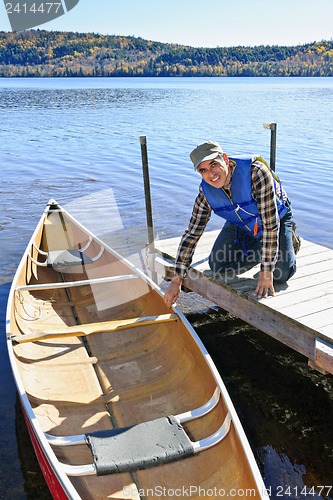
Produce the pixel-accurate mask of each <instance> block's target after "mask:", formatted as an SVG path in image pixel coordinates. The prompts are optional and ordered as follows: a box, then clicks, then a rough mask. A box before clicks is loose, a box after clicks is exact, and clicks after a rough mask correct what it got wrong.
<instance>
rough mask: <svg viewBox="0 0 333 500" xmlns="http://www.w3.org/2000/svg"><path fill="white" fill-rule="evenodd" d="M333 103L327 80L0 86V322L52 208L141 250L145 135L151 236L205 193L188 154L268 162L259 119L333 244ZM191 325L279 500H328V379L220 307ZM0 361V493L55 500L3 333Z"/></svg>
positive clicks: (303, 205)
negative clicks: (218, 146)
mask: <svg viewBox="0 0 333 500" xmlns="http://www.w3.org/2000/svg"><path fill="white" fill-rule="evenodd" d="M332 97H333V79H329V78H323V79H316V78H313V79H302V78H300V79H279V78H277V79H265V78H263V79H257V78H253V79H252V78H251V79H228V78H227V79H216V78H213V79H207V78H202V79H196V78H194V79H154V78H153V79H145V78H143V79H132V78H128V79H103V78H101V79H99V78H96V79H67V80H66V79H46V80H37V79H14V80H11V79H8V80H5V79H0V130H1V138H2V140H1V141H0V162H1V163H0V164H1V171H0V175H1V188H0V190H1V209H2V210H1V214H2V216H1V220H0V235H1V246H0V315H1V321H2V324H4V318H5V305H6V300H7V295H8V290H9V286H10V282H11V280H12V277H13V274H14V272H15V269H16V267H17V265H18V263H19V260H20V256H21V255H22V253H23V251H24V249H25V246H26V244H27V242H28V240H29V237H30V235H31V233H32V231H33V229H34V227H35V226H36V223H37V221H38V219H39V217H40V215H41V213H42V211H43V209H44V207H45V205H46V203H47V201H48V200H49V198H56V199H57V201H59V202H60V203H61V204H63V205H65V206H67V207H68V208H69V209H70V211H71V212H72V213H73V215H75V216H76V217H78V218H79V220H80V221H81V222H83V223H84V224H87V225H88V227H89V228H90V229H91V230H92V231H93V232H95V233H97V234H98V235H99V236H101V237H103V238H106V239H108V238H111V237H112V239H114V238H115V237H117V239H118V241H119V248H120V249H124V248H125V245H126V246H127V245H128V243H129V239H131V240H132V241H133V245H134V247H135V248H136V249H140V248H141V249H142V248H143V247H144V245H145V242H146V239H147V236H146V218H145V207H144V191H143V182H142V169H141V153H140V147H139V143H138V140H137V138H138V136H139V135H147V138H148V153H149V164H150V177H151V188H152V202H153V216H154V223H155V231H156V235H157V237H158V238H166V237H172V236H176V235H180V234H181V233H182V231H183V229H184V228H185V226H186V224H187V221H188V219H189V217H190V213H191V208H192V202H193V199H194V197H195V195H196V193H197V188H198V180H199V179H198V177H196V174H195V173H193V169H192V168H191V166H190V164H189V160H188V153H189V151H190V150H191V149H192V148H193V147H194V146H195V145H196V144H197V143H198V142H200V141H201V140H205V139H207V138H209V139H217V140H219V141H221V142H222V144H223V146H224V148H225V150H226V151H227V152H228V153H230V154H236V153H250V152H258V153H260V154H262V155H263V156H264V157H266V158H269V143H270V136H269V132H268V131H267V130H264V129H263V127H262V123H263V122H266V121H276V122H277V123H278V142H277V146H278V152H277V172H278V174H279V175H280V177H281V178H282V180H283V184H284V186H285V188H286V189H287V191H288V193H289V195H290V197H291V199H292V201H293V208H294V212H295V217H296V220H297V223H298V227H299V232H300V234H301V236H303V237H304V238H306V239H309V240H311V241H314V242H316V243H319V244H323V245H325V246H327V247H329V248H333V236H332V232H331V224H328V223H327V220H328V217H329V214H330V213H331V212H332V210H333V198H332V195H331V193H332V166H333V165H332V164H333V161H332V160H333V158H332V139H333V137H332V118H331V117H332V116H333V99H332ZM209 227H210V229H216V228H218V227H220V222H219V221H218V220H216V219H212V220H211V222H210V225H209ZM190 320H191V321H192V322H193V324H194V325H195V327H196V329H197V331H198V333H199V335H200V336H201V338H202V340H203V342H204V343H205V345H206V346H207V348H208V350H209V352H210V353H211V355H212V357H213V358H214V361H215V363H216V365H217V367H218V369H219V371H220V372H221V374H222V376H223V379H224V380H225V383H226V385H227V387H228V389H229V392H230V395H231V397H232V400H233V401H234V404H235V406H236V408H237V411H238V413H239V416H240V419H241V421H242V423H243V425H244V428H245V431H246V433H247V435H248V437H249V440H250V443H251V446H252V448H253V449H254V452H255V454H256V457H257V460H258V462H259V465H260V467H261V468H262V472H263V475H264V479H265V483H266V485H267V488H268V489H269V488H271V489H272V498H295V499H296V498H302V499H303V498H327V499H329V498H333V495H332V492H330V491H329V487H330V485H332V484H333V477H332V472H333V452H332V450H333V430H332V426H331V425H330V420H331V418H332V415H333V407H332V400H333V383H332V377H331V376H326V377H325V376H323V375H320V374H319V373H317V372H315V371H313V370H311V369H310V368H308V366H307V360H306V359H305V358H303V357H302V356H300V355H298V354H296V353H294V352H293V351H291V350H290V349H288V348H287V347H284V346H282V345H281V344H279V343H277V342H276V341H274V340H272V339H270V338H269V337H268V336H266V335H264V334H262V333H261V332H258V331H257V330H254V329H252V328H250V327H249V326H248V325H246V324H244V323H243V322H241V321H239V320H238V319H236V318H233V317H231V316H229V315H228V314H227V313H226V312H225V311H221V310H220V309H211V310H208V311H206V312H205V313H202V314H200V315H199V316H196V315H192V316H191V317H190ZM332 322H333V319H332ZM0 356H1V363H0V370H1V381H2V384H1V385H0V393H1V399H0V401H1V415H2V419H1V421H0V454H1V457H0V458H1V464H2V474H1V479H0V497H1V498H22V499H23V498H31V499H32V498H48V497H49V494H48V490H47V488H46V486H45V484H44V482H43V479H41V474H40V471H39V468H38V465H37V464H36V461H35V459H34V455H33V453H32V452H31V445H30V442H29V440H28V439H27V436H26V431H25V427H24V425H23V423H22V419H21V414H20V410H19V408H17V405H16V391H15V386H14V382H13V379H12V376H11V373H10V368H9V362H8V359H7V353H6V347H5V340H4V335H2V336H1V337H0ZM304 485H306V488H307V489H302V488H303V487H304ZM312 486H318V487H319V486H325V488H321V489H320V488H317V489H316V491H314V490H311V487H312ZM288 487H289V488H290V489H289V490H288V489H287V488H288Z"/></svg>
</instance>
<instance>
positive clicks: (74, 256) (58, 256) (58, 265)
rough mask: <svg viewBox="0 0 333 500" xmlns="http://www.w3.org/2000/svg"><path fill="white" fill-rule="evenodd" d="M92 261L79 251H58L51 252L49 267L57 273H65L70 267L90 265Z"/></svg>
mask: <svg viewBox="0 0 333 500" xmlns="http://www.w3.org/2000/svg"><path fill="white" fill-rule="evenodd" d="M91 262H92V260H91V259H90V257H87V256H86V255H84V254H83V253H82V252H80V251H79V250H58V251H52V252H49V257H48V265H50V266H52V267H53V268H54V269H55V270H56V271H60V272H61V271H63V270H64V269H66V268H68V267H69V266H77V265H80V264H81V265H82V264H90V263H91Z"/></svg>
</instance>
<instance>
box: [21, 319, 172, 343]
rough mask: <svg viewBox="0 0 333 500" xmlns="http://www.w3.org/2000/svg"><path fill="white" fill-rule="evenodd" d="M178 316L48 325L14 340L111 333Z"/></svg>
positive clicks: (162, 321)
mask: <svg viewBox="0 0 333 500" xmlns="http://www.w3.org/2000/svg"><path fill="white" fill-rule="evenodd" d="M178 318H179V317H178V315H177V314H160V315H158V316H142V317H138V318H130V319H120V320H114V321H101V322H99V323H87V324H83V325H75V326H69V327H60V326H58V325H47V329H48V330H46V331H44V332H34V333H28V334H26V335H15V336H12V341H13V342H14V343H16V344H24V343H26V342H38V341H40V340H48V339H55V338H65V337H83V336H87V335H93V334H94V333H109V332H114V331H117V330H124V329H127V328H135V327H138V326H146V325H152V324H156V323H166V322H168V321H176V320H177V319H178Z"/></svg>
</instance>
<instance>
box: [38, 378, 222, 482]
mask: <svg viewBox="0 0 333 500" xmlns="http://www.w3.org/2000/svg"><path fill="white" fill-rule="evenodd" d="M219 400H220V390H219V388H218V387H217V388H216V389H215V392H214V394H213V396H212V397H211V398H210V400H209V401H207V402H206V403H205V404H204V405H202V406H201V407H199V408H196V409H195V410H191V411H188V412H185V413H182V414H179V415H176V416H173V415H171V416H168V417H161V418H157V419H154V420H151V421H148V422H143V423H139V424H136V425H133V426H129V427H122V428H119V429H108V430H104V431H97V432H92V433H88V434H82V435H78V436H67V437H62V436H52V435H50V434H45V437H46V439H47V440H48V441H49V443H50V444H51V445H53V446H67V445H77V444H84V443H86V444H87V445H88V446H89V448H90V450H91V453H92V458H93V463H92V464H88V465H78V466H75V465H66V464H61V465H62V467H63V469H64V470H65V472H66V474H68V475H69V476H81V475H91V474H97V475H106V474H114V473H119V472H133V471H135V470H139V469H146V468H149V467H154V466H157V465H161V464H165V463H169V462H173V461H176V460H179V459H182V458H186V457H189V456H192V455H194V454H195V453H198V452H200V451H203V450H206V449H207V448H210V447H211V446H214V445H216V444H218V443H219V442H220V441H222V439H224V437H225V436H226V435H227V434H228V432H229V429H230V425H231V415H230V413H229V412H228V413H227V415H226V417H225V419H224V421H223V424H222V425H221V427H220V428H219V429H218V430H217V431H216V432H214V433H213V434H212V435H211V436H208V437H207V438H204V439H202V440H200V441H195V442H193V441H191V440H190V438H189V436H188V435H187V433H186V431H185V429H184V427H183V425H182V424H183V423H185V422H189V421H191V420H194V419H196V418H200V417H203V416H204V415H206V414H208V413H209V412H210V411H211V410H212V409H213V408H215V406H216V405H217V404H218V402H219Z"/></svg>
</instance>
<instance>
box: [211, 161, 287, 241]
mask: <svg viewBox="0 0 333 500" xmlns="http://www.w3.org/2000/svg"><path fill="white" fill-rule="evenodd" d="M256 158H258V159H260V160H262V159H261V158H259V157H257V156H237V157H229V159H230V160H234V161H235V162H236V167H235V170H234V172H233V174H232V182H231V186H230V189H231V198H230V197H229V196H228V195H227V194H226V192H225V191H224V189H223V188H221V189H219V188H215V187H214V186H211V185H210V184H208V183H207V182H206V181H205V180H204V179H203V180H202V182H201V186H202V190H203V192H204V194H205V196H206V199H207V201H208V203H209V205H210V206H211V208H212V210H213V211H214V212H215V213H216V215H219V216H220V217H223V219H226V220H228V221H230V222H232V223H234V224H236V225H237V226H239V227H240V228H241V229H243V230H244V231H247V232H248V233H249V234H250V235H251V236H253V237H255V238H260V237H261V236H262V227H261V221H260V216H259V212H258V205H257V202H256V200H255V199H254V198H253V196H252V178H251V165H252V162H253V161H254V160H255V159H256ZM272 175H273V179H274V187H275V193H276V180H277V178H276V177H275V176H274V174H273V173H272ZM281 191H282V189H281ZM275 199H276V204H277V208H278V212H279V216H280V219H281V218H282V217H283V216H284V215H285V214H286V213H287V212H288V211H289V208H288V207H287V206H286V205H285V203H284V201H283V199H282V200H280V199H279V197H278V196H275Z"/></svg>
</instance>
